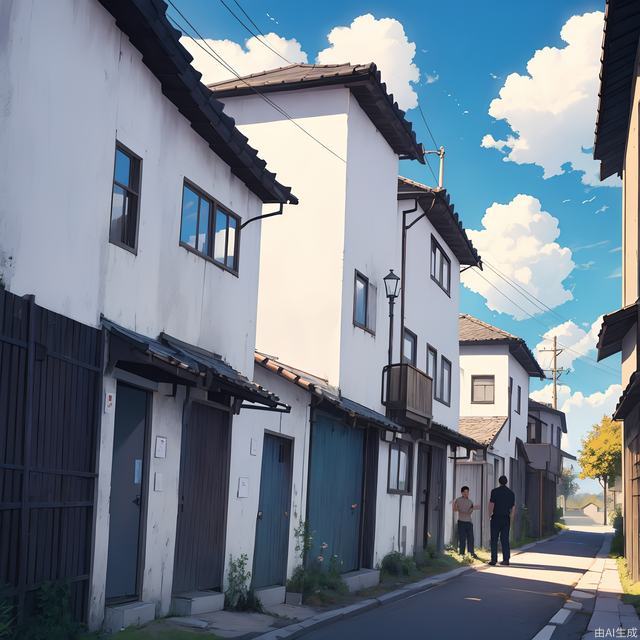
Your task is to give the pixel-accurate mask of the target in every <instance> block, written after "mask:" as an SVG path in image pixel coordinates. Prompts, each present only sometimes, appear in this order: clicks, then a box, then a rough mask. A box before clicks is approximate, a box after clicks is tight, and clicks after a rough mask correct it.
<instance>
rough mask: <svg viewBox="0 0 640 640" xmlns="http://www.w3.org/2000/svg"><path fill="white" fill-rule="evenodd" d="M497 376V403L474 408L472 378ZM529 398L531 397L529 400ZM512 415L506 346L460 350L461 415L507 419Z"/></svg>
mask: <svg viewBox="0 0 640 640" xmlns="http://www.w3.org/2000/svg"><path fill="white" fill-rule="evenodd" d="M476 375H478V376H480V375H493V376H495V402H494V403H492V404H472V402H471V377H472V376H476ZM527 397H528V396H527ZM508 414H509V348H508V347H507V346H505V345H495V346H494V345H487V346H483V345H478V346H461V347H460V415H461V416H507V415H508Z"/></svg>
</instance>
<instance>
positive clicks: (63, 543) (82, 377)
mask: <svg viewBox="0 0 640 640" xmlns="http://www.w3.org/2000/svg"><path fill="white" fill-rule="evenodd" d="M101 362H102V336H101V332H100V330H98V329H94V328H92V327H88V326H85V325H82V324H80V323H78V322H75V321H73V320H70V319H69V318H66V317H64V316H61V315H58V314H56V313H53V312H51V311H48V310H46V309H43V308H41V307H39V306H37V305H36V304H35V303H34V302H33V300H32V299H29V298H19V297H17V296H15V295H13V294H11V293H9V292H7V291H5V290H3V289H0V583H3V584H7V585H9V587H10V593H11V594H12V595H13V597H14V598H15V603H16V605H17V607H18V613H19V616H23V615H25V614H28V612H29V610H30V609H31V607H32V605H33V601H34V592H35V590H36V589H37V588H38V587H39V586H40V585H41V584H42V583H43V582H46V581H56V580H65V581H67V582H68V583H69V584H70V588H71V600H72V602H71V604H72V607H73V611H74V613H75V615H76V616H77V617H78V618H81V619H83V618H84V617H85V615H86V606H87V597H88V584H89V571H90V557H91V541H92V522H93V499H94V483H95V470H96V447H97V438H98V422H99V406H100V392H101V371H102V369H101Z"/></svg>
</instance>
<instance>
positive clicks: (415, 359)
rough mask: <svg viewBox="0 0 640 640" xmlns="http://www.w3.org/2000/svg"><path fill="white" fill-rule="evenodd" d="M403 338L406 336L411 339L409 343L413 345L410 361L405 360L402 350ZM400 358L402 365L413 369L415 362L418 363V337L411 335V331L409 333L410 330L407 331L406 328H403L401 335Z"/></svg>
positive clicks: (404, 353) (405, 356)
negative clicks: (408, 365) (407, 365)
mask: <svg viewBox="0 0 640 640" xmlns="http://www.w3.org/2000/svg"><path fill="white" fill-rule="evenodd" d="M405 336H408V337H409V338H410V339H411V343H412V344H413V358H411V360H409V359H408V358H407V354H406V352H405V349H404V340H405ZM402 358H403V363H402V364H410V365H411V366H413V367H417V366H418V365H417V362H418V336H417V335H416V334H415V333H413V331H411V329H407V327H405V328H404V332H403V334H402Z"/></svg>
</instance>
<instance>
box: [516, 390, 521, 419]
mask: <svg viewBox="0 0 640 640" xmlns="http://www.w3.org/2000/svg"><path fill="white" fill-rule="evenodd" d="M521 404H522V387H521V386H520V385H518V395H517V397H516V413H520V405H521Z"/></svg>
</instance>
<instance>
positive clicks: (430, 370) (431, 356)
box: [427, 344, 438, 398]
mask: <svg viewBox="0 0 640 640" xmlns="http://www.w3.org/2000/svg"><path fill="white" fill-rule="evenodd" d="M427 375H428V376H429V377H430V378H431V379H432V380H433V397H434V398H436V397H437V396H438V352H437V351H436V350H435V349H434V348H433V347H432V346H431V345H430V344H428V345H427Z"/></svg>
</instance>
